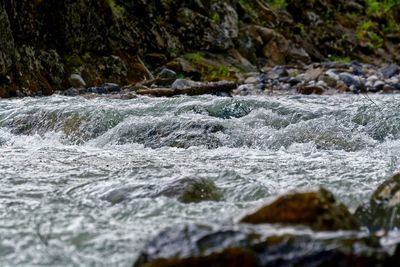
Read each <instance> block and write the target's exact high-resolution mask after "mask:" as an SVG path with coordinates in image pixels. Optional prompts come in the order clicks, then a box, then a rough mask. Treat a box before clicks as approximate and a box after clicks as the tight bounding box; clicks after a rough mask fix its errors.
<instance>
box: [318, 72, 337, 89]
mask: <svg viewBox="0 0 400 267" xmlns="http://www.w3.org/2000/svg"><path fill="white" fill-rule="evenodd" d="M319 80H320V81H323V82H324V83H325V84H326V85H327V86H329V87H331V88H335V87H336V84H337V80H336V79H334V78H332V77H331V76H329V75H326V74H325V75H321V76H320V77H319Z"/></svg>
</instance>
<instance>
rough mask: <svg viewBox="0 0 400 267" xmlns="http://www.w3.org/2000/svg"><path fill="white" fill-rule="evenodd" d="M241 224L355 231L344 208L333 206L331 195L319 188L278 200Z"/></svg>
mask: <svg viewBox="0 0 400 267" xmlns="http://www.w3.org/2000/svg"><path fill="white" fill-rule="evenodd" d="M241 222H243V223H250V224H262V223H279V224H289V225H293V224H299V225H306V226H309V227H310V228H311V229H313V230H317V231H335V230H358V229H359V223H358V221H357V219H356V218H355V217H354V216H353V215H352V214H351V213H350V212H349V211H348V209H347V208H346V206H344V205H343V204H341V203H337V202H336V200H335V198H334V196H333V195H332V193H330V192H329V191H328V190H326V189H323V188H321V189H320V190H319V191H315V192H305V193H294V194H288V195H284V196H281V197H279V198H278V199H276V200H275V201H273V202H272V203H270V204H268V205H266V206H264V207H262V208H260V209H259V210H257V211H256V212H254V213H252V214H249V215H247V216H245V217H244V218H243V219H242V220H241Z"/></svg>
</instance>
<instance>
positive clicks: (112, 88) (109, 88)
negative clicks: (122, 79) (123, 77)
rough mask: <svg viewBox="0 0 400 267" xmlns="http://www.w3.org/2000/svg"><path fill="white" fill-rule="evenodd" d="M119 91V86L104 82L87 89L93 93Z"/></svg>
mask: <svg viewBox="0 0 400 267" xmlns="http://www.w3.org/2000/svg"><path fill="white" fill-rule="evenodd" d="M119 91H121V88H120V87H119V85H118V84H116V83H105V84H103V85H102V86H94V87H90V88H88V89H87V92H88V93H93V94H100V95H101V94H110V93H115V92H119Z"/></svg>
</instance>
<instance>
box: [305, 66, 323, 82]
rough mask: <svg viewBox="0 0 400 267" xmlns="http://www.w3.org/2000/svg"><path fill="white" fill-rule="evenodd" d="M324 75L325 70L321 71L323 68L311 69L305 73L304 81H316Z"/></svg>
mask: <svg viewBox="0 0 400 267" xmlns="http://www.w3.org/2000/svg"><path fill="white" fill-rule="evenodd" d="M322 73H323V69H321V68H315V69H314V68H312V69H309V70H307V71H306V72H305V73H304V80H305V81H315V80H317V79H318V77H319V76H320V75H322Z"/></svg>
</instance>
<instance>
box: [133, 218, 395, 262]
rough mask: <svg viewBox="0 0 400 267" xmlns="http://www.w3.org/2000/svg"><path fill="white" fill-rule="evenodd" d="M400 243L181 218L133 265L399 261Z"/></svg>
mask: <svg viewBox="0 0 400 267" xmlns="http://www.w3.org/2000/svg"><path fill="white" fill-rule="evenodd" d="M399 259H400V249H398V248H397V249H396V247H395V246H390V245H388V246H384V245H381V244H380V239H379V237H376V236H374V235H371V236H362V235H356V234H354V233H353V234H351V233H346V232H342V233H340V234H330V235H329V236H321V235H315V234H313V233H306V232H302V231H301V230H296V231H293V230H292V231H285V230H284V229H276V228H262V227H254V226H244V225H224V226H215V225H206V224H189V225H185V224H180V225H176V226H172V227H169V228H167V229H165V230H164V231H162V232H161V233H159V234H158V235H157V236H156V237H155V238H153V239H152V240H151V241H150V242H149V243H148V244H147V245H146V247H144V248H143V250H142V252H141V253H140V254H139V257H138V258H137V260H136V261H135V263H134V264H133V267H200V266H220V267H269V266H271V267H272V266H332V267H333V266H338V267H348V266H358V267H369V266H396V265H397V263H398V260H399Z"/></svg>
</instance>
